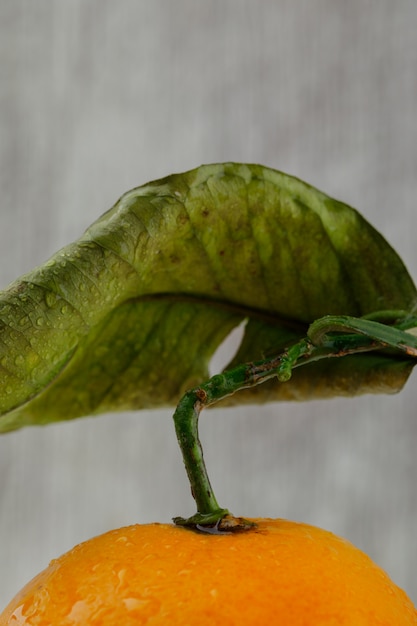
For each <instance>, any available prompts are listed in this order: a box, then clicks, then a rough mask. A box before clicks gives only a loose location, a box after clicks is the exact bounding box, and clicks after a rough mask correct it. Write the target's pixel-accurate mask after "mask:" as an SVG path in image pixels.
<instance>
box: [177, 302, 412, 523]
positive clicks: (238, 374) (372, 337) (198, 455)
mask: <svg viewBox="0 0 417 626" xmlns="http://www.w3.org/2000/svg"><path fill="white" fill-rule="evenodd" d="M397 313H398V312H396V311H395V312H391V311H389V312H385V313H384V312H383V314H381V318H382V317H383V315H385V317H384V319H386V318H387V317H390V316H391V318H392V317H394V314H395V315H396V314H397ZM375 315H376V316H377V315H378V314H375ZM395 321H396V322H397V326H387V325H386V324H381V323H380V322H376V321H373V320H371V319H364V318H353V317H347V316H327V317H324V318H321V319H319V320H317V321H315V322H313V324H311V326H310V327H309V330H308V336H307V338H305V339H302V340H301V341H299V342H298V343H296V344H294V345H293V346H291V347H290V348H288V349H287V350H285V351H284V352H282V353H281V354H279V355H278V356H275V357H272V358H269V359H263V360H261V361H257V362H255V363H245V364H243V365H239V366H237V367H235V368H234V369H231V370H226V371H225V372H223V373H222V374H217V375H216V376H213V377H212V378H210V380H208V381H207V382H205V383H203V384H201V385H199V386H198V387H195V388H194V389H191V390H190V391H188V392H187V393H186V394H185V395H184V396H183V397H182V399H181V400H180V402H179V404H178V406H177V409H176V411H175V413H174V423H175V429H176V433H177V438H178V442H179V445H180V448H181V452H182V456H183V460H184V465H185V469H186V471H187V474H188V478H189V481H190V485H191V490H192V494H193V496H194V499H195V501H196V504H197V513H196V514H195V515H193V516H192V517H190V518H188V519H184V518H180V517H178V518H174V521H175V523H177V524H181V525H185V526H193V527H198V528H201V527H204V526H205V525H206V526H208V525H212V524H215V525H216V529H217V523H218V522H219V520H221V519H222V518H224V517H225V516H226V515H227V514H228V510H227V509H224V508H222V507H220V506H219V504H218V502H217V499H216V497H215V495H214V492H213V489H212V486H211V484H210V479H209V476H208V473H207V469H206V466H205V463H204V457H203V449H202V447H201V443H200V439H199V435H198V420H199V416H200V413H201V411H202V410H203V409H204V408H205V407H208V406H210V405H212V404H215V403H216V402H219V401H220V400H223V399H224V398H226V397H227V396H230V395H232V394H234V393H236V392H237V391H240V390H242V389H246V388H248V387H253V386H256V385H259V384H260V383H262V382H264V381H266V380H268V379H270V378H273V377H276V378H278V381H279V382H286V381H287V380H289V379H290V378H291V375H292V370H293V369H294V368H296V367H299V366H302V365H305V364H307V363H309V362H311V361H318V360H320V359H324V358H329V357H343V356H345V355H348V354H358V353H361V352H369V351H372V350H381V349H385V348H387V347H388V348H392V349H395V350H397V351H401V352H403V353H404V352H405V353H406V354H407V355H408V356H413V357H417V338H416V337H414V336H413V335H411V334H410V333H407V332H404V329H406V328H411V327H415V326H416V322H417V318H416V317H414V316H408V317H407V318H406V317H404V318H403V319H401V320H398V319H397V317H395Z"/></svg>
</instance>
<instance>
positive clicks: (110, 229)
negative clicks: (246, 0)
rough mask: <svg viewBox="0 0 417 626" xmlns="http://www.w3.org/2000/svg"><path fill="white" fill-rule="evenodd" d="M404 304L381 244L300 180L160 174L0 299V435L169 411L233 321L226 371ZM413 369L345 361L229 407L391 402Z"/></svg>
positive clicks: (400, 280) (250, 171) (268, 173)
mask: <svg viewBox="0 0 417 626" xmlns="http://www.w3.org/2000/svg"><path fill="white" fill-rule="evenodd" d="M415 301H416V289H415V286H414V284H413V282H412V280H411V278H410V277H409V275H408V273H407V271H406V269H405V267H404V265H403V263H402V261H401V260H400V258H399V257H398V255H397V254H396V253H395V252H394V251H393V249H392V248H391V247H390V246H389V244H388V243H387V242H386V241H385V240H384V239H383V237H382V236H381V235H380V234H379V233H377V232H376V231H375V230H374V229H373V228H372V226H370V225H369V224H368V223H367V222H366V221H365V220H364V218H363V217H361V216H360V214H359V213H358V212H357V211H355V210H354V209H352V208H350V207H348V206H346V205H344V204H342V203H340V202H337V201H335V200H332V199H331V198H329V197H328V196H326V195H325V194H323V193H321V192H320V191H318V190H316V189H314V188H313V187H311V186H309V185H307V184H305V183H303V182H301V181H300V180H298V179H296V178H293V177H291V176H288V175H285V174H282V173H280V172H277V171H274V170H271V169H268V168H266V167H262V166H259V165H242V164H233V163H226V164H216V165H207V166H202V167H200V168H197V169H195V170H192V171H190V172H186V173H184V174H178V175H173V176H169V177H167V178H165V179H162V180H158V181H155V182H152V183H149V184H147V185H145V186H143V187H138V188H137V189H133V190H132V191H129V192H128V193H126V194H125V195H124V196H122V197H121V199H120V200H119V201H118V202H117V203H116V204H115V206H114V207H113V208H112V209H110V210H109V211H107V212H106V213H105V214H104V215H103V216H102V217H101V218H99V219H98V220H97V221H96V222H95V223H94V224H93V225H92V226H91V227H90V228H89V229H88V230H87V231H86V232H85V233H84V235H83V236H82V237H81V238H80V239H79V240H78V241H77V242H75V243H73V244H71V245H69V246H67V247H65V248H63V249H62V250H61V251H59V252H58V253H57V254H56V255H54V256H53V257H52V258H51V259H50V260H49V261H47V262H46V263H45V264H44V265H43V266H41V267H39V268H37V269H35V270H33V271H32V272H30V273H29V274H27V275H25V276H22V277H21V278H20V279H18V280H17V281H15V282H14V283H12V284H11V285H10V286H9V288H8V289H6V290H5V291H3V292H2V293H1V294H0V414H1V417H0V431H3V432H4V431H7V430H12V429H14V428H18V427H20V426H23V425H28V424H41V423H47V422H51V421H54V420H63V419H71V418H74V417H78V416H82V415H91V414H98V413H102V412H106V411H114V410H125V409H141V408H151V407H161V406H174V405H175V404H176V402H177V401H178V399H179V398H180V397H181V395H182V394H183V393H184V391H185V390H186V389H187V388H189V387H192V386H194V385H196V384H199V383H200V382H201V381H203V380H205V379H206V378H207V377H208V363H209V361H210V358H211V356H212V354H213V353H214V351H215V349H216V348H217V346H218V345H219V344H220V343H221V341H222V340H223V339H224V338H225V337H226V335H227V334H228V333H229V332H230V330H231V329H232V328H233V327H235V326H236V325H238V324H239V323H241V322H242V320H248V321H247V325H246V331H245V337H244V339H243V342H242V345H241V347H240V349H239V352H238V355H237V357H236V359H235V361H234V362H238V361H250V360H254V359H259V358H262V357H263V356H264V355H266V354H268V353H271V352H272V351H274V350H275V351H279V350H280V349H283V348H284V347H286V346H287V345H288V344H290V343H292V342H293V341H295V340H297V339H299V338H300V337H302V336H304V335H305V333H306V329H307V326H308V324H309V323H310V322H312V321H313V320H315V319H317V318H319V317H322V316H324V315H338V314H341V315H351V316H361V315H364V314H367V313H371V312H373V311H378V310H383V309H404V310H407V311H411V310H412V309H413V307H414V304H415ZM412 365H413V363H412V362H411V361H410V360H408V359H406V358H404V359H398V358H393V357H392V356H389V355H384V354H373V355H357V356H354V357H346V358H345V359H341V360H338V361H337V363H335V361H334V360H333V361H332V362H331V363H330V364H326V363H320V364H311V365H308V366H306V367H305V368H301V369H300V371H297V372H296V373H294V376H293V378H292V379H291V381H290V382H288V383H285V384H279V383H277V382H275V381H272V382H269V383H266V384H265V385H261V386H260V387H257V388H254V389H251V390H248V392H247V393H246V392H244V393H243V394H239V395H237V396H236V397H235V400H236V401H238V402H245V401H249V402H262V401H271V400H278V399H290V398H291V399H294V398H296V399H308V398H313V397H326V396H331V395H339V394H348V395H353V394H356V393H361V392H370V391H375V392H380V391H385V392H390V391H396V390H398V389H400V388H401V387H402V385H403V384H404V383H405V381H406V379H407V376H408V375H409V373H410V371H411V368H412ZM232 401H233V400H232Z"/></svg>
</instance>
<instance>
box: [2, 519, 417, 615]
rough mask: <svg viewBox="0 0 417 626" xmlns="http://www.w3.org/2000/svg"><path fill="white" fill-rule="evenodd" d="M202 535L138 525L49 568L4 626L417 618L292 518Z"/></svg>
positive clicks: (337, 543)
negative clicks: (231, 532) (252, 528)
mask: <svg viewBox="0 0 417 626" xmlns="http://www.w3.org/2000/svg"><path fill="white" fill-rule="evenodd" d="M253 521H255V522H256V523H257V528H256V529H255V530H250V531H247V532H242V533H237V534H231V535H209V534H202V533H196V532H193V531H190V530H187V529H184V528H179V527H176V526H173V525H169V524H148V525H135V526H129V527H125V528H120V529H118V530H113V531H110V532H108V533H105V534H103V535H100V536H98V537H94V538H93V539H91V540H89V541H86V542H84V543H82V544H80V545H78V546H76V547H75V548H73V549H72V550H70V551H69V552H67V553H66V554H64V555H63V556H61V557H59V558H58V559H55V560H54V561H52V562H51V564H50V565H49V567H47V568H46V569H45V570H44V571H43V572H41V573H40V574H39V575H38V576H36V577H35V578H34V579H33V580H32V581H31V582H29V583H28V584H27V585H26V586H25V587H24V588H23V589H22V591H21V592H20V593H19V594H17V596H16V597H15V598H14V599H13V600H12V602H11V603H10V604H9V605H8V607H7V608H6V609H5V610H4V612H3V613H2V615H1V616H0V626H5V625H6V624H7V625H12V624H13V625H16V626H17V625H19V626H29V625H30V626H32V625H33V626H47V625H48V626H54V625H61V624H62V625H68V626H70V625H76V624H84V625H85V624H89V625H92V626H98V625H103V626H104V625H106V626H110V625H112V626H113V625H114V626H116V625H117V626H121V625H123V626H130V625H132V626H133V625H135V626H136V625H138V624H139V625H140V624H150V625H153V626H158V625H162V624H163V625H164V626H165V625H167V624H170V625H172V626H179V625H184V626H193V625H194V624H196V625H197V624H198V626H205V625H207V626H208V625H210V626H213V625H215V624H222V626H226V625H234V624H236V625H240V626H246V625H247V626H249V625H256V626H259V625H261V624H262V625H263V624H283V625H285V626H338V625H344V626H348V625H349V626H362V625H363V626H370V625H372V626H385V625H386V626H394V625H395V626H409V625H412V624H416V625H417V611H416V609H415V607H414V606H413V604H412V602H411V601H410V599H409V598H408V597H407V595H406V594H405V593H404V592H403V591H402V590H401V589H399V588H398V587H397V586H396V585H395V584H394V583H393V582H392V581H391V580H390V578H389V577H388V576H387V574H386V573H385V572H384V571H383V570H382V569H381V568H379V567H378V566H377V565H376V564H374V563H373V562H372V561H371V559H370V558H369V557H368V556H366V555H365V554H364V553H363V552H361V551H360V550H358V549H357V548H355V547H354V546H353V545H352V544H350V543H349V542H348V541H345V540H344V539H341V538H339V537H337V536H335V535H334V534H332V533H330V532H328V531H325V530H322V529H319V528H316V527H313V526H309V525H306V524H301V523H296V522H290V521H286V520H280V519H277V520H272V519H271V520H269V519H256V520H253Z"/></svg>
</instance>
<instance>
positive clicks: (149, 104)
mask: <svg viewBox="0 0 417 626" xmlns="http://www.w3.org/2000/svg"><path fill="white" fill-rule="evenodd" d="M416 32H417V3H416V2H415V0H396V2H392V1H390V0H349V1H345V0H298V1H295V2H294V0H256V2H254V1H253V0H204V2H203V1H199V0H175V2H173V1H172V0H152V1H146V0H118V2H111V1H110V0H62V1H61V2H57V1H54V0H36V2H34V1H33V0H2V2H1V3H0V79H1V80H0V194H1V205H0V287H1V288H3V287H5V286H6V285H7V284H8V283H9V282H10V281H11V280H12V279H14V278H15V277H17V276H18V275H20V274H22V273H23V272H25V271H27V270H29V269H31V268H32V267H34V266H35V265H37V264H40V263H41V262H43V261H45V260H46V259H47V258H48V257H49V256H50V254H52V253H53V252H54V251H56V250H57V249H58V248H60V247H61V246H62V245H64V244H65V243H68V242H70V241H72V240H74V239H75V238H77V237H78V236H79V235H80V234H81V233H82V231H83V230H84V229H85V228H86V227H87V226H88V225H89V224H90V223H91V222H92V221H93V220H94V219H96V218H97V217H98V216H99V215H100V214H101V213H102V212H104V211H105V210H106V209H108V208H109V207H110V206H111V205H112V204H113V203H114V202H115V201H116V200H117V198H118V197H119V196H120V195H121V194H122V193H123V192H124V191H126V190H128V189H129V188H131V187H134V186H137V185H140V184H143V183H145V182H147V181H149V180H152V179H155V178H158V177H160V176H164V175H167V174H170V173H172V172H181V171H184V170H187V169H190V168H192V167H196V166H197V165H200V164H201V163H209V162H214V161H226V160H234V161H247V162H258V163H263V164H265V165H269V166H271V167H274V168H277V169H281V170H283V171H286V172H288V173H291V174H294V175H296V176H298V177H300V178H302V179H304V180H306V181H308V182H310V183H312V184H313V185H315V186H317V187H319V188H321V189H323V190H324V191H326V192H327V193H329V194H330V195H333V196H335V197H337V198H339V199H341V200H343V201H345V202H347V203H349V204H351V205H353V206H355V207H356V208H358V209H359V210H360V211H361V212H362V213H363V214H364V215H365V216H366V217H367V218H368V219H369V220H370V221H371V222H372V223H373V224H374V225H375V226H376V227H377V228H378V229H379V230H380V231H381V232H382V233H383V234H384V235H385V237H386V238H387V239H388V240H389V241H390V243H391V244H392V245H393V246H394V247H395V248H396V249H397V250H398V252H399V253H400V254H401V256H402V257H403V259H404V260H405V262H406V264H407V266H408V268H409V271H410V273H411V274H412V275H413V276H414V278H415V279H417V246H416V244H415V240H416V232H417V211H416V200H415V199H416V195H417V183H416V172H417V124H416V118H417V80H416V72H417V69H416V68H417V35H416ZM416 376H417V374H414V378H413V375H412V377H411V379H410V381H409V382H408V384H407V386H406V388H405V389H404V391H403V392H402V393H400V394H399V395H396V396H364V397H361V398H357V399H335V400H329V401H315V402H311V403H308V404H274V405H269V406H265V407H262V408H253V407H252V408H251V407H247V408H245V409H244V410H240V409H233V410H232V409H229V410H214V411H212V412H210V413H209V414H205V415H203V417H202V419H201V430H202V438H203V443H204V446H205V451H206V452H205V453H206V458H207V462H208V465H209V468H210V471H211V474H212V480H213V483H214V486H215V488H216V492H217V495H218V498H219V501H220V503H221V504H222V505H225V506H228V507H229V508H230V509H231V510H232V511H233V512H235V513H236V514H244V515H247V516H257V515H262V516H268V517H286V518H289V519H294V520H299V521H305V522H309V523H312V524H316V525H319V526H322V527H324V528H327V529H329V530H331V531H333V532H335V533H337V534H340V535H342V536H344V537H346V538H347V539H349V540H351V541H352V542H353V543H355V544H356V545H357V546H358V547H360V548H361V549H363V550H365V551H366V552H367V553H368V554H370V555H371V557H372V558H373V559H375V560H376V561H377V562H378V563H379V564H380V565H381V566H382V567H384V568H385V569H386V570H387V571H388V572H389V574H390V575H391V577H392V578H393V579H394V580H395V582H396V583H397V584H399V585H400V586H401V587H403V588H404V589H405V590H406V591H407V592H408V593H409V594H410V596H411V598H412V599H413V600H414V602H415V603H417V539H416V517H417V489H416V482H417V454H416V441H417V415H416V409H415V406H416V399H417V391H416V380H417V379H416ZM161 383H163V371H161ZM0 511H1V515H0V606H1V607H3V606H4V605H5V604H6V603H7V601H8V600H9V599H10V598H11V597H12V596H13V595H14V594H15V592H17V591H18V589H19V588H20V587H21V586H22V585H23V584H24V583H26V582H27V581H28V580H29V579H30V578H31V577H32V576H34V575H35V574H36V573H37V572H38V571H40V570H41V569H43V568H44V567H45V566H46V565H47V564H48V562H49V560H50V559H52V558H53V557H55V556H57V555H59V554H61V553H62V552H64V551H66V550H67V549H69V548H71V547H72V546H73V545H74V544H76V543H78V542H80V541H82V540H85V539H87V538H89V537H91V536H93V535H96V534H98V533H101V532H104V531H106V530H108V529H111V528H114V527H119V526H122V525H126V524H132V523H136V522H151V521H161V522H162V521H169V520H170V518H171V517H172V516H174V515H187V514H191V513H192V512H193V511H194V503H193V501H192V499H191V496H190V493H189V487H188V484H187V481H186V478H185V473H184V469H183V467H182V461H181V458H180V454H179V451H178V448H177V444H176V440H175V435H174V428H173V423H172V420H171V411H169V410H166V411H149V412H142V413H138V414H134V413H129V414H120V415H117V416H115V415H107V416H103V417H99V418H86V419H81V420H78V421H73V422H69V423H66V424H57V425H54V426H49V427H46V428H32V429H27V430H22V431H17V432H15V433H11V434H8V435H4V436H2V437H0Z"/></svg>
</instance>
